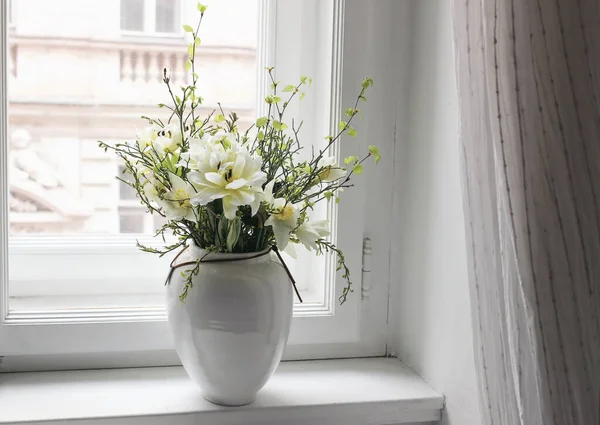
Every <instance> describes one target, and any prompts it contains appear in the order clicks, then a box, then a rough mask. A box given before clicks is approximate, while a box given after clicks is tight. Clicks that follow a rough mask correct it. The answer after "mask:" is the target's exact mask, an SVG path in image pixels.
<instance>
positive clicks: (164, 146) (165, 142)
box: [152, 124, 184, 158]
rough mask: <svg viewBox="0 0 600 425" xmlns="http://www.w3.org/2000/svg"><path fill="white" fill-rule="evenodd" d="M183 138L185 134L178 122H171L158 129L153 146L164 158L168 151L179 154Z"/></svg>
mask: <svg viewBox="0 0 600 425" xmlns="http://www.w3.org/2000/svg"><path fill="white" fill-rule="evenodd" d="M183 139H184V135H183V134H182V133H181V127H180V126H178V125H176V124H169V125H167V126H165V127H164V128H162V129H159V130H158V132H157V137H156V138H155V139H154V141H153V142H152V146H153V147H154V150H155V151H156V153H158V155H159V156H160V157H161V158H163V157H165V156H166V155H167V153H173V154H179V150H180V149H181V145H182V144H183Z"/></svg>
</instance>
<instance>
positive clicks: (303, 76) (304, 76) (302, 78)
mask: <svg viewBox="0 0 600 425" xmlns="http://www.w3.org/2000/svg"><path fill="white" fill-rule="evenodd" d="M306 80H308V77H307V76H306V75H302V76H301V77H300V82H301V83H302V84H306Z"/></svg>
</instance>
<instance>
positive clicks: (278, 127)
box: [273, 121, 288, 131]
mask: <svg viewBox="0 0 600 425" xmlns="http://www.w3.org/2000/svg"><path fill="white" fill-rule="evenodd" d="M273 127H274V128H275V130H279V131H282V130H285V129H286V128H288V127H287V125H285V124H284V123H282V122H279V121H273Z"/></svg>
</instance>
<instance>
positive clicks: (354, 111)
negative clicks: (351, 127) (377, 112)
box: [344, 108, 358, 117]
mask: <svg viewBox="0 0 600 425" xmlns="http://www.w3.org/2000/svg"><path fill="white" fill-rule="evenodd" d="M344 113H345V114H346V115H348V116H349V117H351V116H352V115H356V114H357V113H358V109H355V108H348V109H346V112H344Z"/></svg>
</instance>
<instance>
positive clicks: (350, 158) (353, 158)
mask: <svg viewBox="0 0 600 425" xmlns="http://www.w3.org/2000/svg"><path fill="white" fill-rule="evenodd" d="M357 161H358V158H357V157H355V156H354V155H352V156H349V157H347V158H345V159H344V164H346V165H348V164H350V163H352V162H357Z"/></svg>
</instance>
